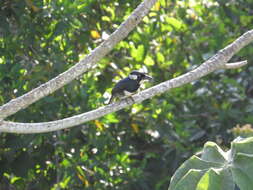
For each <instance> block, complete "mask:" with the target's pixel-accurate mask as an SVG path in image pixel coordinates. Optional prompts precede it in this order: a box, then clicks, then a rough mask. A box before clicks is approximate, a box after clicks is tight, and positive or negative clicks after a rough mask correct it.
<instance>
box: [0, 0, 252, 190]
mask: <svg viewBox="0 0 253 190" xmlns="http://www.w3.org/2000/svg"><path fill="white" fill-rule="evenodd" d="M140 2H141V1H140V0H135V1H132V0H124V1H123V0H114V1H109V0H85V1H81V0H66V1H65V0H64V1H63V0H59V1H51V0H44V1H39V0H34V1H31V0H26V1H18V0H12V1H9V0H2V1H1V2H0V84H1V85H0V105H2V104H4V103H6V102H8V101H9V100H10V99H12V98H15V97H18V96H20V95H22V94H24V93H26V92H28V91H29V90H31V89H33V88H35V87H37V86H38V85H39V84H41V83H44V82H46V81H48V80H49V79H51V78H53V77H55V76H56V75H58V74H59V73H61V72H63V71H65V70H66V69H68V68H69V67H71V66H72V65H74V64H75V63H76V62H78V61H79V60H80V58H83V57H84V56H85V55H86V54H87V53H88V52H89V51H90V50H91V49H93V48H95V47H96V46H97V45H99V43H100V42H101V41H102V40H103V39H105V38H106V37H107V35H108V34H110V33H112V32H113V31H114V30H115V29H116V28H117V27H118V25H119V24H120V23H121V22H122V21H123V20H124V19H125V18H126V17H127V16H128V15H129V14H130V13H131V12H132V11H133V9H134V8H135V7H136V6H137V5H138V4H139V3H140ZM251 7H253V2H252V1H250V0H237V1H229V0H222V1H221V0H220V1H213V0H204V1H200V0H184V1H183V0H182V1H174V0H160V1H159V2H158V3H157V4H156V5H155V7H154V8H153V9H152V11H151V12H150V13H149V15H148V16H146V17H145V18H144V20H143V22H142V23H141V24H140V25H138V27H137V28H136V29H135V30H134V31H133V32H132V33H131V34H130V35H129V36H128V37H127V38H126V39H125V40H124V41H122V42H120V43H119V44H118V45H117V46H116V47H115V48H114V50H113V51H112V52H111V53H110V54H109V55H108V56H106V57H105V58H103V60H101V61H100V62H99V65H98V66H97V67H96V68H95V69H93V70H92V71H89V72H88V73H85V74H84V75H83V76H81V77H80V78H79V79H77V80H75V81H73V82H71V83H70V84H69V85H67V86H65V87H64V88H62V89H60V90H58V91H57V92H55V93H54V94H52V95H50V96H48V97H46V98H43V99H42V100H40V101H38V102H37V103H35V104H33V105H31V106H29V107H28V108H26V109H25V110H23V111H20V112H18V113H17V114H15V115H13V116H11V117H9V118H8V119H9V120H14V121H20V122H40V121H50V120H57V119H61V118H64V117H69V116H72V115H75V114H78V113H82V112H85V111H88V110H91V109H94V108H97V107H99V106H101V105H102V104H103V102H104V100H105V99H106V94H107V93H110V90H111V88H112V86H113V84H114V82H115V81H116V80H118V79H120V78H122V77H125V76H126V75H127V74H128V73H129V71H130V70H132V69H143V70H144V71H145V70H146V71H148V72H149V74H150V75H152V76H153V77H154V79H155V82H154V83H153V84H147V85H146V87H148V86H151V85H154V84H157V83H160V82H162V81H164V80H168V79H170V78H173V77H175V76H178V75H180V74H182V73H185V72H187V71H188V70H190V69H192V68H194V67H196V66H198V65H199V64H200V63H202V62H203V61H204V60H206V59H207V58H208V57H210V56H211V55H213V54H214V53H215V52H217V51H218V50H219V49H221V48H223V47H225V46H226V45H227V44H228V43H230V42H231V41H233V40H234V39H235V38H236V37H238V36H239V35H241V34H242V33H244V32H245V31H247V30H249V29H250V28H249V27H251V25H252V23H253V16H252V15H253V12H252V9H251ZM252 51H253V46H252V44H251V45H249V46H247V47H246V48H244V49H243V50H242V51H240V53H239V54H237V56H235V57H234V58H233V61H238V60H244V59H247V60H248V61H249V65H248V66H247V67H244V68H242V69H237V70H231V71H228V70H226V71H223V70H221V71H218V72H215V73H213V74H211V75H210V76H208V77H205V78H203V79H201V80H200V81H196V82H194V83H192V84H188V85H186V86H184V87H182V88H177V89H174V90H172V91H170V92H168V93H165V94H161V95H159V96H156V97H155V98H153V99H151V100H146V101H144V102H143V103H142V104H137V105H134V106H132V107H129V108H128V109H125V110H123V111H119V112H117V113H113V114H109V115H107V116H105V117H103V118H101V119H99V120H96V121H93V122H89V123H85V124H83V125H81V126H80V127H75V128H72V129H70V130H63V131H57V132H52V133H46V134H33V135H14V134H4V133H2V134H0V190H3V189H5V190H6V189H14V190H16V189H17V190H24V189H27V190H33V189H34V190H35V189H36V190H40V189H43V190H44V189H52V190H56V189H84V187H85V188H86V189H101V190H102V189H129V190H130V189H131V190H135V189H136V190H142V189H143V190H144V189H145V190H146V189H147V190H148V189H157V190H158V189H159V190H162V189H167V188H168V185H169V181H170V177H171V176H172V174H173V172H174V171H175V169H176V168H177V167H178V166H179V165H180V164H181V163H182V162H183V161H184V160H185V159H187V158H188V157H190V156H191V155H192V154H193V153H195V152H197V151H199V150H200V148H201V147H202V146H203V144H204V142H206V141H207V140H211V141H214V142H216V143H217V144H219V145H221V146H223V147H228V146H229V142H230V141H231V140H232V139H233V135H232V133H231V130H230V129H231V128H233V127H235V126H236V125H244V124H246V123H249V124H252V123H253V115H252V112H253V101H252V97H253V88H252V86H251V85H252V74H253V68H252V62H253V57H252ZM240 130H241V129H240V128H239V127H238V126H237V128H235V129H233V130H232V131H234V134H238V132H239V133H240ZM245 130H246V133H247V130H248V131H251V130H252V128H251V126H250V125H247V126H246V128H245V127H244V132H245ZM251 132H252V131H251ZM251 134H252V133H251Z"/></svg>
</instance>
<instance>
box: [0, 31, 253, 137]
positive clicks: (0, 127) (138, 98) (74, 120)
mask: <svg viewBox="0 0 253 190" xmlns="http://www.w3.org/2000/svg"><path fill="white" fill-rule="evenodd" d="M252 41H253V30H250V31H248V32H246V33H244V34H243V35H242V36H241V37H239V38H238V39H237V40H235V41H234V42H233V43H231V44H230V45H228V46H227V47H225V48H224V49H222V50H221V51H219V52H218V53H217V54H215V55H214V56H213V57H211V58H210V59H208V60H207V61H206V62H204V63H203V64H201V65H200V66H199V67H197V68H196V69H194V70H192V71H190V72H188V73H185V74H183V75H181V76H179V77H176V78H174V79H171V80H168V81H165V82H162V83H160V84H158V85H156V86H153V87H151V88H148V89H146V90H143V91H141V92H140V93H138V94H136V95H134V96H132V98H133V99H134V102H132V103H129V102H128V101H126V100H122V101H119V102H115V103H113V104H110V105H108V106H103V107H100V108H98V109H96V110H92V111H89V112H86V113H82V114H79V115H75V116H73V117H69V118H65V119H61V120H57V121H51V122H42V123H17V122H10V121H2V124H1V123H0V132H8V133H43V132H50V131H56V130H60V129H65V128H69V127H74V126H77V125H80V124H82V123H84V122H87V121H91V120H94V119H97V118H100V117H102V116H104V115H106V114H109V113H112V112H115V111H118V110H120V109H123V108H125V107H127V106H129V105H132V104H133V103H140V102H142V101H143V100H146V99H148V98H151V97H153V96H155V95H158V94H161V93H164V92H166V91H168V90H170V89H172V88H176V87H179V86H182V85H184V84H187V83H190V82H193V81H195V80H197V79H199V78H201V77H203V76H205V75H207V74H209V73H211V72H213V71H215V70H218V69H224V68H227V67H230V68H232V66H234V68H238V67H239V66H243V65H245V61H243V64H242V63H241V62H239V63H240V64H239V63H230V64H228V63H227V62H228V61H229V59H230V58H231V57H232V56H233V55H234V54H235V53H237V52H238V51H239V50H240V49H242V48H243V47H244V46H246V45H248V44H249V43H250V42H252ZM231 64H232V66H231ZM227 65H229V66H227ZM235 65H237V66H238V67H235Z"/></svg>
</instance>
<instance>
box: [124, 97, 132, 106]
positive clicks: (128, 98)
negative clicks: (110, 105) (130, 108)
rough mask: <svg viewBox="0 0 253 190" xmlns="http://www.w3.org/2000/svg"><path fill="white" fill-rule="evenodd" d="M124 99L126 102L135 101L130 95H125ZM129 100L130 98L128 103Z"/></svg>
mask: <svg viewBox="0 0 253 190" xmlns="http://www.w3.org/2000/svg"><path fill="white" fill-rule="evenodd" d="M124 99H125V100H126V102H127V104H131V103H132V104H133V103H135V101H134V99H133V97H132V96H128V97H126V98H124ZM129 100H130V103H129Z"/></svg>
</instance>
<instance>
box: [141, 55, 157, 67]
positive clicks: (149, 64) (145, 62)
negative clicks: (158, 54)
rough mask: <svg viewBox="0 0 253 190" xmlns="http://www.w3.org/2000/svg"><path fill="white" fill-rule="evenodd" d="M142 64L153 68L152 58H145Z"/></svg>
mask: <svg viewBox="0 0 253 190" xmlns="http://www.w3.org/2000/svg"><path fill="white" fill-rule="evenodd" d="M144 64H145V65H147V66H153V65H154V64H155V62H154V60H153V59H152V57H150V56H149V55H147V56H146V58H145V60H144Z"/></svg>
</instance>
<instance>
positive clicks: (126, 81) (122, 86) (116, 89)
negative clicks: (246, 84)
mask: <svg viewBox="0 0 253 190" xmlns="http://www.w3.org/2000/svg"><path fill="white" fill-rule="evenodd" d="M129 81H130V79H129V78H124V79H122V80H120V81H119V82H118V83H117V84H116V85H115V86H114V88H113V89H112V92H113V93H117V92H122V91H124V90H126V89H127V87H128V85H129Z"/></svg>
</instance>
